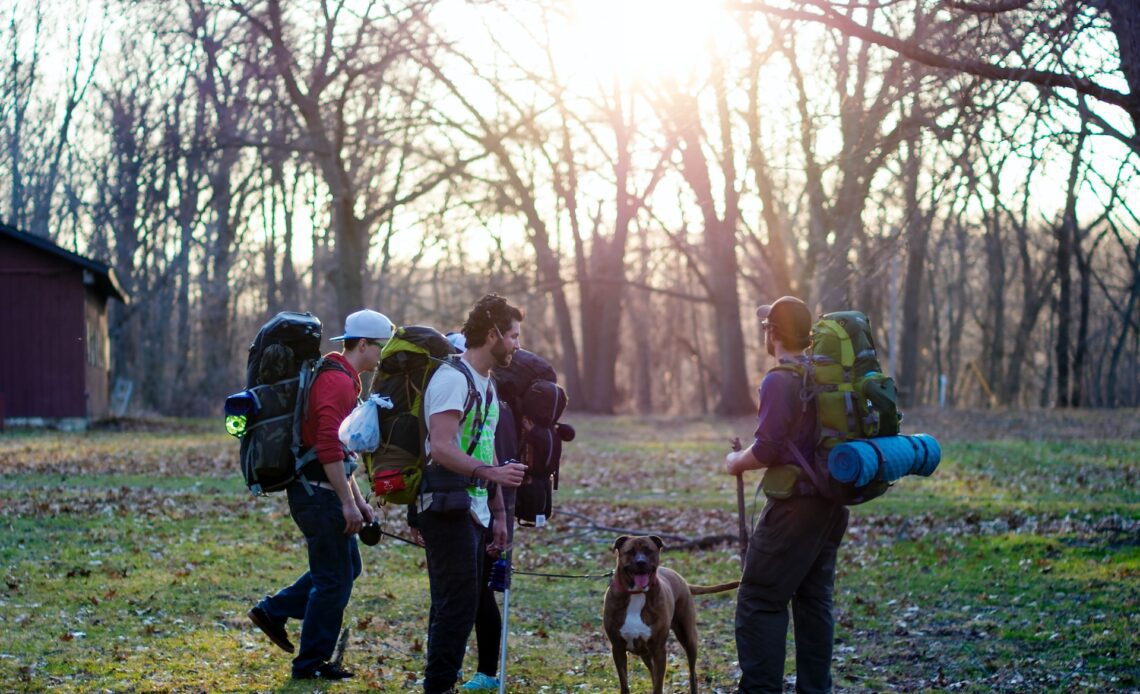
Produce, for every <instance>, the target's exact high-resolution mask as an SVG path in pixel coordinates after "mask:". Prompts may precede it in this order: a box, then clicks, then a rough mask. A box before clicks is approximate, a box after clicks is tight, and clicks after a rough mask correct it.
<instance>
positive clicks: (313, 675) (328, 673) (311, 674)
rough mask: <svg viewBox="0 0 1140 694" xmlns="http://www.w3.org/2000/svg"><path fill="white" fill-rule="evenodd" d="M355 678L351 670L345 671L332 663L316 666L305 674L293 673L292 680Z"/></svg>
mask: <svg viewBox="0 0 1140 694" xmlns="http://www.w3.org/2000/svg"><path fill="white" fill-rule="evenodd" d="M355 676H356V673H355V672H353V671H352V670H345V669H344V668H342V667H341V666H339V665H334V664H332V663H325V664H323V665H318V666H316V667H315V668H313V669H312V670H308V671H305V672H294V673H293V679H295V680H346V679H348V678H350V677H355Z"/></svg>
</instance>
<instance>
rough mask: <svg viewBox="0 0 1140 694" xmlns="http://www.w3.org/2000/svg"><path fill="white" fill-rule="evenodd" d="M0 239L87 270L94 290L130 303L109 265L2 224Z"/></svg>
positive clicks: (0, 224)
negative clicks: (26, 245)
mask: <svg viewBox="0 0 1140 694" xmlns="http://www.w3.org/2000/svg"><path fill="white" fill-rule="evenodd" d="M0 237H7V238H11V239H14V240H16V241H19V242H21V243H26V244H28V245H29V246H32V247H33V248H38V249H40V250H41V251H46V252H47V253H50V254H52V255H54V256H56V257H58V258H63V259H64V260H66V261H68V262H69V263H73V264H75V265H78V266H80V267H81V268H83V269H84V270H87V271H89V272H90V273H91V275H92V277H93V278H94V280H95V287H96V289H98V290H99V291H101V292H103V293H104V294H106V295H107V296H110V297H114V298H116V299H118V300H119V301H121V302H123V303H124V304H126V303H130V297H129V296H127V293H126V292H125V291H123V288H122V287H121V286H120V285H119V280H118V278H117V277H115V271H114V270H113V269H111V267H110V266H109V265H105V264H103V263H101V262H99V261H98V260H92V259H91V258H87V257H85V256H82V255H79V254H78V253H72V252H71V251H69V250H66V249H64V248H60V247H59V246H57V245H55V244H54V243H52V242H51V241H49V240H47V239H45V238H43V237H42V236H36V235H35V234H28V233H26V232H23V231H20V230H19V229H17V228H16V227H13V226H10V225H8V224H5V223H4V222H0Z"/></svg>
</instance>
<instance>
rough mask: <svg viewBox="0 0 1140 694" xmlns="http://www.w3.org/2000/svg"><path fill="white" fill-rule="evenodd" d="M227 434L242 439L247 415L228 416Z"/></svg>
mask: <svg viewBox="0 0 1140 694" xmlns="http://www.w3.org/2000/svg"><path fill="white" fill-rule="evenodd" d="M226 433H228V434H229V435H230V436H236V437H237V438H239V439H240V438H241V437H242V434H244V433H245V415H244V414H231V415H227V416H226Z"/></svg>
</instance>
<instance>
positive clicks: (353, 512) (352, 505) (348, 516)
mask: <svg viewBox="0 0 1140 694" xmlns="http://www.w3.org/2000/svg"><path fill="white" fill-rule="evenodd" d="M340 512H341V513H342V514H344V534H345V535H349V536H351V535H355V534H356V533H358V532H360V529H361V528H363V527H364V514H362V513H361V512H360V509H359V508H358V507H357V506H356V500H355V499H353V500H352V501H350V502H349V503H347V504H341V505H340Z"/></svg>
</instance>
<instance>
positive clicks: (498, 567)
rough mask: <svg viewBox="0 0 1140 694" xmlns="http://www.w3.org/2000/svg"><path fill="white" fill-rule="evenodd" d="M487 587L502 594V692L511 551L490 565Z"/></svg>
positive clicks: (501, 690) (502, 686)
mask: <svg viewBox="0 0 1140 694" xmlns="http://www.w3.org/2000/svg"><path fill="white" fill-rule="evenodd" d="M488 587H490V589H491V590H493V591H496V592H500V593H502V594H503V634H502V637H501V638H500V640H499V694H504V692H506V691H507V633H508V631H509V618H510V608H511V552H510V551H509V550H508V551H507V553H506V557H499V558H498V559H496V560H495V563H494V565H493V566H491V578H490V580H489V581H488Z"/></svg>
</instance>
